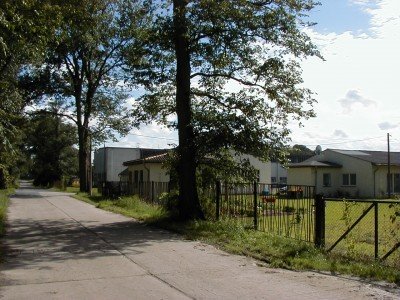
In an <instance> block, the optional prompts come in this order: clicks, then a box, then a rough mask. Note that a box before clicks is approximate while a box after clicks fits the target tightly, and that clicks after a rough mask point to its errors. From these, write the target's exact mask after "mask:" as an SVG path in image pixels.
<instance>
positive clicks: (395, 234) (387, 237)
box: [324, 198, 400, 268]
mask: <svg viewBox="0 0 400 300" xmlns="http://www.w3.org/2000/svg"><path fill="white" fill-rule="evenodd" d="M324 202H325V248H326V249H327V251H328V252H333V253H338V254H341V255H345V256H346V257H352V258H357V259H362V260H371V259H377V260H381V261H384V262H385V263H387V264H389V265H391V266H395V267H398V268H400V251H399V250H398V249H399V247H400V201H396V200H366V199H332V198H326V199H324Z"/></svg>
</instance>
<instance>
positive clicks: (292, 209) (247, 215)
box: [215, 182, 314, 242]
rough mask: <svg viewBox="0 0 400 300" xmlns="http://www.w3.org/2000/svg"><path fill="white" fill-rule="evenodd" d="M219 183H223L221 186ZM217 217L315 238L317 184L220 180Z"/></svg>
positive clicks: (292, 235)
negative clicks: (230, 181)
mask: <svg viewBox="0 0 400 300" xmlns="http://www.w3.org/2000/svg"><path fill="white" fill-rule="evenodd" d="M219 185H220V187H218V186H219ZM215 191H216V195H215V199H216V213H215V218H216V219H219V218H222V219H227V218H236V219H240V220H241V221H242V222H243V223H244V224H245V225H246V226H253V227H254V228H256V229H258V230H261V231H265V232H269V233H272V234H277V235H281V236H285V237H290V238H296V239H299V240H303V241H307V242H313V239H314V221H313V220H314V217H313V212H314V210H313V205H314V204H313V203H314V187H312V186H291V185H285V186H280V185H274V184H263V183H256V182H254V183H241V184H238V183H235V184H232V183H222V184H220V183H217V188H216V189H215Z"/></svg>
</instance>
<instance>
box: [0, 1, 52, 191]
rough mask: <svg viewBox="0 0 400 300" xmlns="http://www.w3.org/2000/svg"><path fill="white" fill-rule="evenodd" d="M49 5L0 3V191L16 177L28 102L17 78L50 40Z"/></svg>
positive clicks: (39, 54) (26, 2)
mask: <svg viewBox="0 0 400 300" xmlns="http://www.w3.org/2000/svg"><path fill="white" fill-rule="evenodd" d="M49 1H50V0H49ZM49 1H47V0H40V1H39V0H15V1H10V0H3V1H1V2H0V139H1V141H2V142H1V144H0V162H1V164H2V167H1V169H0V172H1V174H2V176H0V186H2V187H5V186H8V185H10V184H11V183H12V181H14V180H15V178H16V177H17V176H18V172H19V171H18V164H19V160H20V158H21V153H20V151H19V145H20V140H21V132H20V130H21V126H22V125H23V122H22V112H23V109H24V107H25V105H26V104H27V103H28V102H29V100H30V98H29V97H27V94H26V93H25V92H24V90H23V89H22V88H21V86H20V82H19V80H18V75H19V74H20V73H21V71H22V69H23V67H24V65H27V64H31V63H33V62H38V61H40V60H41V58H42V53H43V49H44V48H45V46H46V44H47V42H48V40H49V38H50V36H52V33H53V29H54V26H55V24H56V23H57V20H58V13H57V7H56V6H51V5H49ZM7 174H8V175H7ZM6 179H7V180H6Z"/></svg>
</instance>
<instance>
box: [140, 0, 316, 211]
mask: <svg viewBox="0 0 400 300" xmlns="http://www.w3.org/2000/svg"><path fill="white" fill-rule="evenodd" d="M315 5H316V3H315V2H314V1H312V0H270V1H251V0H221V1H214V0H197V1H190V0H173V1H164V2H163V3H162V4H161V5H159V7H158V8H157V9H156V10H155V11H156V13H157V15H156V16H155V17H154V34H155V35H154V37H153V39H149V41H150V42H151V44H149V48H148V49H149V53H150V54H151V55H149V56H148V64H146V65H145V66H144V68H147V70H148V68H149V67H150V69H151V72H147V73H146V72H142V75H143V74H144V75H147V76H148V77H147V81H146V80H144V81H143V82H144V83H145V86H146V87H147V88H148V93H147V94H146V95H144V96H143V97H141V99H140V102H141V105H140V107H138V111H137V117H138V120H140V121H146V120H150V119H152V120H154V119H156V120H158V121H159V122H160V123H163V124H167V125H169V126H173V127H175V128H177V129H178V134H179V147H178V151H179V163H178V174H179V193H180V194H179V208H180V217H181V218H182V219H190V218H202V216H203V215H202V212H201V209H200V205H199V201H198V196H197V189H196V177H195V171H196V166H197V165H198V163H199V161H200V159H201V158H202V157H204V156H206V155H209V154H212V155H214V156H218V155H219V153H220V152H221V149H232V150H234V151H235V152H238V153H248V154H253V155H255V156H257V157H260V158H261V159H264V160H268V159H269V157H270V156H271V155H272V154H274V156H275V157H278V158H281V159H283V158H284V156H285V153H286V150H285V151H282V149H286V148H287V146H286V145H287V143H288V141H289V139H290V137H289V134H290V130H289V129H288V127H287V125H288V122H289V120H290V119H294V120H297V121H300V120H301V119H302V118H308V117H311V116H313V115H314V113H313V111H312V104H313V102H314V100H313V98H312V93H311V91H310V90H308V89H307V88H304V87H303V86H302V83H303V82H302V78H301V68H300V65H299V61H300V60H301V59H303V58H306V57H307V56H313V55H317V56H319V53H318V51H317V49H316V47H315V46H314V45H313V44H312V42H311V41H310V39H309V37H308V36H307V35H306V33H305V32H304V31H303V28H304V27H306V26H309V25H310V24H309V23H307V22H305V21H304V20H305V17H306V13H307V12H308V11H309V10H311V9H312V8H313V7H314V6H315ZM154 78H157V80H154ZM171 115H172V116H174V115H176V117H177V122H176V121H173V122H168V120H171V118H169V116H171ZM224 153H226V151H224Z"/></svg>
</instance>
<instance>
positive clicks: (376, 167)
mask: <svg viewBox="0 0 400 300" xmlns="http://www.w3.org/2000/svg"><path fill="white" fill-rule="evenodd" d="M374 167H375V168H374V169H375V170H374V198H376V172H377V171H378V169H379V168H378V166H376V165H375V166H374Z"/></svg>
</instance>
